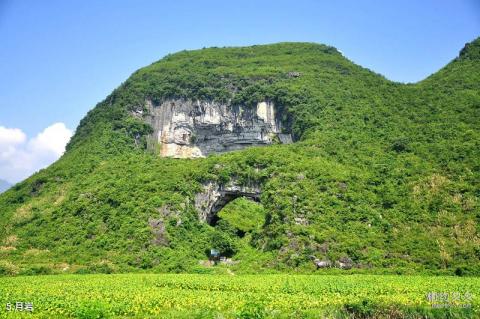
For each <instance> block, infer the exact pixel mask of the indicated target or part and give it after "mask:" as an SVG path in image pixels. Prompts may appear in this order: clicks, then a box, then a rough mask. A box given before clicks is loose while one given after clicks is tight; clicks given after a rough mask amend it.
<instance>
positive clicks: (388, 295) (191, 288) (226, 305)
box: [0, 274, 480, 318]
mask: <svg viewBox="0 0 480 319" xmlns="http://www.w3.org/2000/svg"><path fill="white" fill-rule="evenodd" d="M430 292H435V293H449V294H452V293H460V295H461V298H460V299H458V300H453V301H452V300H451V299H452V298H451V297H449V298H450V301H447V302H440V303H442V304H443V303H449V304H450V307H451V308H450V309H448V310H445V309H437V310H435V309H433V308H432V305H431V303H430V302H429V301H428V299H427V294H428V293H430ZM466 294H467V296H468V294H471V295H472V296H473V297H472V299H471V300H468V299H469V298H467V297H466ZM479 295H480V279H478V278H469V279H466V278H452V277H416V276H411V277H405V276H373V275H351V276H305V275H304V276H301V275H252V276H232V275H218V276H213V275H168V274H163V275H155V274H149V275H143V274H127V275H60V276H36V277H17V278H2V281H0V304H2V305H5V304H6V303H15V302H17V301H19V302H32V303H33V306H34V311H33V313H32V314H29V316H28V318H117V317H122V318H123V317H128V318H319V317H322V318H323V317H327V318H353V317H351V316H353V315H355V318H365V316H366V315H368V317H369V318H371V317H375V318H478V316H479V315H480V308H479V306H480V303H479V299H478V296H479ZM450 296H453V295H450ZM461 305H470V306H471V308H469V309H462V308H461ZM392 314H396V317H392ZM12 316H13V315H12V313H8V312H5V311H4V310H3V309H2V311H0V318H11V317H12Z"/></svg>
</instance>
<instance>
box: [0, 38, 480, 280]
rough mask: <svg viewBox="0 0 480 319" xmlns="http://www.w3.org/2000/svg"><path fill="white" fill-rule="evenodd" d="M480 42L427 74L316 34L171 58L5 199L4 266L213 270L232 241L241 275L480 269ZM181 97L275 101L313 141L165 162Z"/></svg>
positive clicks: (132, 81) (291, 126) (137, 76)
mask: <svg viewBox="0 0 480 319" xmlns="http://www.w3.org/2000/svg"><path fill="white" fill-rule="evenodd" d="M479 46H480V40H479V39H477V40H475V41H474V42H472V43H470V44H468V45H467V46H466V47H465V48H464V49H463V50H462V51H461V53H460V56H459V57H458V58H456V59H455V60H453V61H452V62H451V63H450V64H448V65H447V66H446V67H445V68H443V69H442V70H440V71H439V72H437V73H436V74H434V75H432V76H430V77H429V78H427V79H425V80H424V81H421V82H419V83H417V84H409V85H403V84H399V83H393V82H390V81H388V80H387V79H385V78H384V77H382V76H380V75H378V74H375V73H373V72H371V71H369V70H367V69H364V68H361V67H359V66H357V65H355V64H353V63H351V62H350V61H348V60H347V59H345V58H344V57H343V56H342V55H341V54H340V53H339V52H338V51H337V50H336V49H334V48H332V47H328V46H324V45H318V44H310V43H279V44H272V45H261V46H252V47H243V48H210V49H203V50H197V51H183V52H179V53H176V54H172V55H168V56H166V57H165V58H163V59H162V60H160V61H158V62H156V63H153V64H152V65H150V66H147V67H145V68H143V69H140V70H139V71H137V72H135V73H134V74H133V75H132V76H131V77H130V78H129V79H128V80H127V81H126V82H125V83H123V84H122V85H121V86H120V87H119V88H118V89H116V90H115V91H114V92H113V93H112V94H111V95H110V96H108V97H107V98H106V99H105V100H104V101H103V102H101V103H99V104H98V105H97V106H96V107H95V108H94V109H93V110H92V111H90V112H89V113H88V114H87V116H86V117H85V118H84V119H83V120H82V121H81V123H80V125H79V127H78V129H77V132H76V134H75V136H74V137H73V138H72V140H71V142H70V144H69V145H68V148H67V152H66V154H65V155H64V156H63V157H62V158H61V159H60V160H59V161H57V162H56V163H55V164H53V165H51V166H50V167H49V168H47V169H45V170H43V171H41V172H39V173H37V174H35V175H34V176H32V177H30V178H29V179H27V180H26V181H24V182H22V183H20V184H17V185H16V186H15V187H14V188H13V189H11V190H9V191H8V192H6V193H5V194H2V195H1V196H0V212H1V213H0V214H2V215H1V219H0V226H1V227H2V229H5V232H2V233H1V234H0V242H1V243H2V249H1V250H0V254H1V257H2V258H1V259H2V260H3V264H2V266H1V267H3V268H0V269H3V272H4V273H18V272H23V273H38V272H51V271H82V272H88V271H93V272H95V271H101V272H110V271H130V270H136V269H149V270H151V271H202V272H203V271H209V270H211V268H205V267H203V266H199V261H200V260H204V259H206V258H207V257H206V251H208V250H209V249H210V248H216V249H218V250H220V252H221V254H222V255H224V256H227V257H233V259H234V260H235V261H237V262H238V263H235V264H233V265H231V266H230V267H231V268H232V269H233V270H234V271H246V272H248V271H260V270H264V269H277V270H291V269H296V270H298V271H312V270H314V269H315V266H314V264H313V263H312V262H311V259H313V258H316V259H317V260H328V261H331V262H332V264H334V265H337V266H338V267H343V268H345V267H347V268H348V267H350V266H352V267H353V268H354V269H355V271H360V270H358V269H370V270H368V271H371V272H383V271H387V272H417V271H418V272H420V271H435V272H447V273H453V272H455V273H457V274H464V273H477V274H478V273H480V265H479V262H478V260H479V258H480V248H479V247H480V237H479V236H480V235H479V232H480V228H479V227H480V226H479V225H480V224H479V222H480V220H479V218H480V210H479V203H478V196H479V182H480V174H479V161H478V159H479V158H480V154H479V150H480V147H479V146H480V145H479V141H480V133H479V119H480V114H479V113H480V63H479V57H478V48H479ZM167 100H181V101H202V103H203V102H205V103H219V104H224V105H227V106H228V107H238V106H242V107H243V108H245V109H247V108H249V107H250V108H255V107H256V106H257V105H258V103H260V102H263V101H269V102H271V103H273V104H274V105H275V107H276V108H277V112H278V114H282V116H281V118H280V119H279V121H280V122H281V124H282V126H283V127H284V128H285V129H286V130H287V131H288V132H289V133H291V134H292V136H293V139H294V140H295V141H296V142H295V143H293V144H276V143H272V144H271V145H269V146H266V147H248V148H245V149H243V150H239V151H235V152H227V153H222V154H218V155H215V154H211V155H210V156H208V157H206V158H200V159H171V158H163V157H160V156H159V150H158V147H155V146H154V145H153V146H152V143H151V138H152V134H153V133H154V132H155V129H154V128H153V127H152V126H151V125H150V123H151V122H149V121H148V116H149V115H150V113H151V109H149V107H148V105H149V103H152V105H162V103H164V102H165V101H167ZM88 265H90V266H88Z"/></svg>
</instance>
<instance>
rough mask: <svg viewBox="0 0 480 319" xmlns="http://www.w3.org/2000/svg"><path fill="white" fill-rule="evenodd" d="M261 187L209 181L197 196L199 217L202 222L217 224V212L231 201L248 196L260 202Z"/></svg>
mask: <svg viewBox="0 0 480 319" xmlns="http://www.w3.org/2000/svg"><path fill="white" fill-rule="evenodd" d="M260 195H261V189H260V185H258V184H254V183H253V184H249V185H239V184H237V183H236V182H231V183H229V184H226V185H221V184H217V183H215V182H209V183H207V184H204V185H203V191H202V192H201V193H198V194H197V195H196V196H195V208H196V209H197V212H198V218H199V219H200V221H202V222H207V223H209V224H210V225H215V224H216V222H217V221H218V217H217V213H218V212H219V211H220V210H221V209H222V208H223V207H225V205H227V204H228V203H229V202H231V201H232V200H234V199H236V198H238V197H246V198H248V199H251V200H253V201H256V202H260Z"/></svg>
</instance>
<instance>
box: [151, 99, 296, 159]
mask: <svg viewBox="0 0 480 319" xmlns="http://www.w3.org/2000/svg"><path fill="white" fill-rule="evenodd" d="M147 110H148V113H147V115H145V116H144V118H145V120H146V121H147V122H148V123H149V124H150V125H152V127H153V129H154V132H153V134H152V136H151V141H150V142H151V144H152V145H157V147H158V151H159V154H160V155H161V156H164V157H175V158H195V157H204V156H206V155H208V154H210V153H219V152H227V151H233V150H239V149H243V148H245V147H248V146H254V145H268V144H272V143H274V142H278V143H285V144H286V143H291V142H292V137H291V135H290V134H289V133H286V134H285V133H283V132H282V125H281V121H280V120H279V118H280V117H279V114H277V112H276V108H275V106H274V104H273V103H271V102H268V101H265V102H260V103H258V104H257V106H256V107H255V108H249V107H246V106H233V105H227V104H222V103H217V102H207V101H192V100H182V99H175V100H174V99H171V100H166V101H164V102H162V103H161V104H160V105H155V104H154V103H153V102H151V101H147Z"/></svg>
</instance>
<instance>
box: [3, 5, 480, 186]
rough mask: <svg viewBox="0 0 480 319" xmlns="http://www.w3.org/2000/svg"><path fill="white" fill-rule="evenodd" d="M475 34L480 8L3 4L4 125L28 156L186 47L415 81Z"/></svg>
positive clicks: (452, 56)
mask: <svg viewBox="0 0 480 319" xmlns="http://www.w3.org/2000/svg"><path fill="white" fill-rule="evenodd" d="M479 35H480V1H479V0H463V1H462V0H450V1H444V0H423V1H419V0H416V1H373V0H372V1H341V0H340V1H302V0H296V1H282V0H276V1H261V0H257V1H253V0H252V1H225V0H223V1H181V0H176V1H148V0H139V1H134V0H130V1H126V0H125V1H122V0H102V1H94V0H91V1H87V0H69V1H60V0H58V1H57V0H47V1H36V0H0V127H3V128H6V129H10V130H11V129H19V130H21V132H22V133H24V134H25V138H23V139H22V141H23V142H18V141H20V140H18V139H17V140H16V141H17V142H18V143H20V144H21V143H23V144H24V145H23V146H22V147H23V148H24V151H25V152H29V150H28V147H27V146H26V145H27V144H28V143H30V142H31V140H32V139H35V138H36V137H38V135H39V134H40V133H42V132H44V130H45V129H46V128H49V127H50V126H52V124H54V123H63V124H64V128H65V129H64V128H62V127H60V126H58V125H57V126H56V127H57V128H58V129H60V130H61V131H60V133H59V134H63V136H64V137H65V138H68V136H69V134H68V132H67V131H72V130H74V129H75V127H76V126H77V125H78V122H79V121H80V119H81V118H82V117H83V116H84V115H85V114H86V112H87V111H88V110H89V109H91V108H92V107H94V106H95V104H96V103H97V102H99V101H101V100H102V99H103V98H104V97H105V96H106V95H107V94H109V93H110V92H111V91H112V90H113V89H114V88H115V87H117V86H118V85H119V84H120V83H121V82H122V81H124V80H125V79H127V78H128V76H129V75H130V74H131V73H132V72H134V71H135V70H136V69H138V68H140V67H142V66H145V65H148V64H150V63H152V62H154V61H156V60H158V59H160V58H161V57H163V56H164V55H166V54H168V53H172V52H176V51H179V50H183V49H197V48H202V47H209V46H241V45H251V44H262V43H273V42H279V41H309V42H318V43H325V44H329V45H333V46H335V47H337V48H338V49H339V50H341V51H342V52H343V53H344V55H345V56H347V57H348V58H349V59H350V60H352V61H353V62H355V63H357V64H360V65H362V66H364V67H368V68H370V69H372V70H374V71H375V72H378V73H381V74H383V75H385V76H386V77H387V78H389V79H391V80H395V81H402V82H416V81H418V80H421V79H423V78H425V77H426V76H428V75H429V74H431V73H433V72H435V71H437V70H438V69H439V68H441V67H442V66H444V65H445V64H446V63H448V62H449V61H450V60H451V59H453V58H454V57H455V56H456V55H457V54H458V51H459V50H460V49H461V48H462V47H463V45H464V44H465V42H468V41H471V40H473V39H474V38H475V37H477V36H479ZM66 130H67V131H66ZM5 132H7V131H5ZM9 132H10V131H9ZM10 133H11V132H10ZM54 133H55V132H53V133H52V132H50V134H54ZM12 134H13V133H12ZM17 138H18V136H17ZM55 147H57V148H58V145H57V146H55ZM1 148H2V144H1V137H0V152H1V151H2V149H1ZM3 148H4V150H3V151H5V149H6V148H5V146H3ZM0 155H1V154H0ZM0 160H1V158H0ZM1 165H2V164H1V162H0V178H5V177H2V170H1ZM24 175H25V174H24ZM22 178H23V177H22ZM9 179H10V180H18V179H20V177H9Z"/></svg>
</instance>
